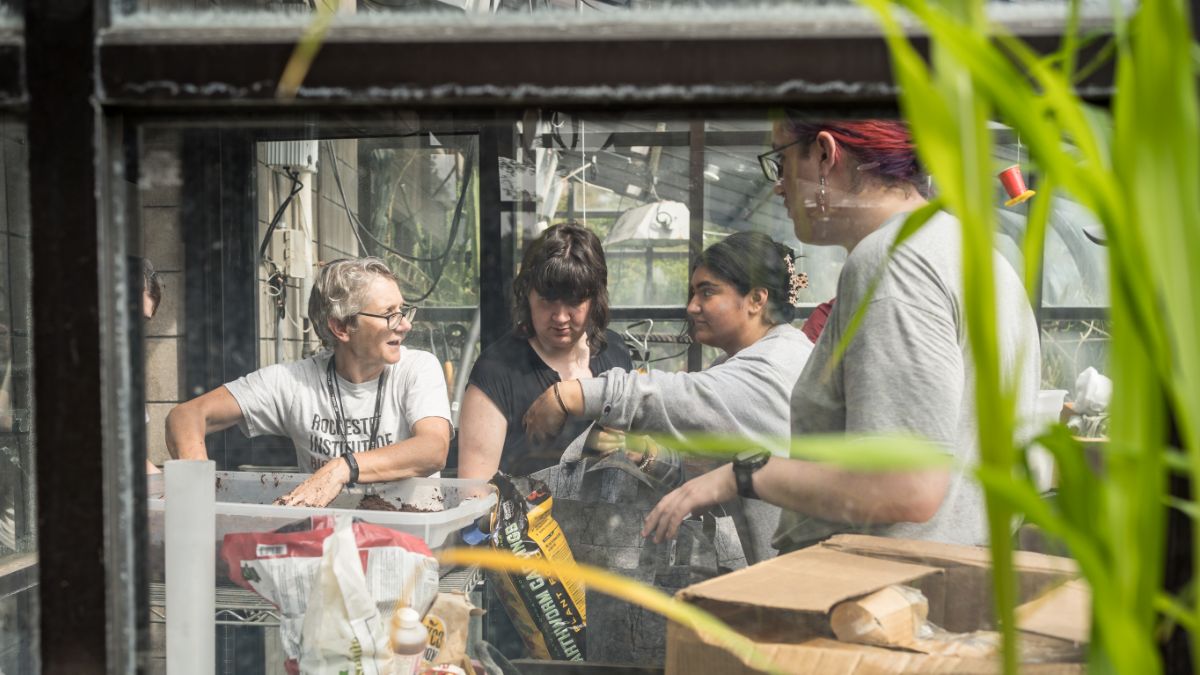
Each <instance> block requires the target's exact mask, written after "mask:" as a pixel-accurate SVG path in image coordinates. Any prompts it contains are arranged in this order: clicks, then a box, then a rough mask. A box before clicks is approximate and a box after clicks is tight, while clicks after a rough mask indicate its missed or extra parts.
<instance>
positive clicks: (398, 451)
mask: <svg viewBox="0 0 1200 675" xmlns="http://www.w3.org/2000/svg"><path fill="white" fill-rule="evenodd" d="M449 445H450V440H449V437H448V436H447V437H446V438H436V437H426V436H413V437H412V438H410V439H408V440H405V441H401V442H399V443H396V444H394V445H389V446H387V447H384V448H378V449H376V450H370V451H368V452H360V453H357V454H355V455H354V459H356V460H357V461H358V482H360V483H380V482H383V481H391V480H400V479H403V478H414V477H416V478H423V477H425V476H428V475H429V474H431V473H435V472H438V471H441V470H442V468H443V467H445V466H446V453H447V451H448V450H449ZM342 463H343V464H345V462H344V461H343V462H342ZM348 477H349V473H348V468H347V478H348Z"/></svg>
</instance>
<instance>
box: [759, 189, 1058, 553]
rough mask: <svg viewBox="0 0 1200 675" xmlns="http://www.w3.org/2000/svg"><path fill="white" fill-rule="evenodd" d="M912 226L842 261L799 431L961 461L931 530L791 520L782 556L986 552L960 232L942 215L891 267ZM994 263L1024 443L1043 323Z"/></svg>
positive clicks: (1013, 277) (786, 518)
mask: <svg viewBox="0 0 1200 675" xmlns="http://www.w3.org/2000/svg"><path fill="white" fill-rule="evenodd" d="M906 215H907V214H902V215H899V216H896V217H894V218H892V219H891V220H889V221H888V222H887V223H885V224H884V225H883V226H882V227H880V229H878V230H876V231H875V232H873V233H872V234H870V235H868V236H867V237H865V238H864V239H863V240H862V241H861V242H859V244H858V245H857V246H856V247H855V248H854V250H853V251H851V253H850V255H849V256H848V257H847V259H846V264H845V267H844V268H843V269H842V273H841V276H840V278H839V279H838V301H837V303H836V304H835V305H834V308H833V313H832V315H831V316H830V318H829V322H828V323H827V324H826V327H825V330H824V332H823V333H822V334H821V337H820V339H819V340H818V341H817V344H816V348H815V349H814V351H813V355H812V357H811V358H810V359H809V361H808V365H807V366H806V367H805V369H804V372H803V373H802V374H801V375H800V379H799V381H797V383H796V387H795V390H794V391H793V393H792V432H793V434H797V435H798V434H816V433H840V432H846V433H849V434H879V433H888V432H907V433H915V434H917V435H919V436H922V437H924V438H927V439H930V440H932V441H933V442H935V443H937V444H938V445H940V446H942V447H944V448H945V449H946V452H947V453H950V454H952V455H953V456H954V457H955V459H956V460H958V461H957V464H956V468H954V469H953V470H952V476H951V481H950V485H949V488H948V490H947V493H946V496H945V499H944V500H943V502H942V505H941V508H940V509H939V510H938V511H937V513H936V514H935V515H934V517H933V518H932V519H930V520H929V521H928V522H924V523H896V524H890V525H874V526H868V525H862V524H853V523H832V522H827V521H821V520H818V519H816V518H811V517H806V516H805V515H803V514H799V513H794V512H789V511H786V510H785V511H784V513H783V516H782V517H781V519H780V523H779V530H778V531H777V533H776V540H775V545H776V546H777V547H778V548H779V549H780V550H781V551H790V550H795V549H797V548H800V547H803V546H807V545H809V544H811V543H815V542H816V541H818V540H820V539H823V538H825V537H827V536H829V535H831V534H835V533H841V532H862V533H869V534H877V535H883V536H892V537H903V538H909V539H922V540H930V541H942V542H948V543H956V544H972V545H975V544H985V543H987V538H988V537H987V528H986V522H985V516H984V503H983V494H982V491H981V490H980V487H979V485H978V483H977V482H976V481H975V480H974V478H972V477H971V476H970V475H969V472H970V471H971V470H972V467H973V466H974V465H975V464H977V462H978V459H979V443H978V440H977V431H978V427H977V420H978V417H979V411H977V410H976V406H975V369H974V365H973V361H972V357H971V350H970V346H969V344H968V341H967V327H966V321H965V307H964V304H963V281H962V275H963V264H962V244H961V241H962V235H961V231H960V226H959V223H958V221H957V220H956V219H955V218H954V217H953V216H950V215H949V214H946V213H944V212H943V213H938V214H936V215H935V216H934V217H933V218H932V219H931V220H930V221H929V222H927V223H926V224H925V226H924V227H923V228H922V229H921V230H920V231H919V232H917V233H916V234H915V235H913V236H912V237H910V238H909V239H908V240H907V241H906V242H904V243H903V244H902V245H901V246H900V247H899V248H898V249H897V251H896V252H895V254H894V257H893V258H892V259H891V260H890V261H888V259H887V257H888V249H889V247H890V246H891V244H892V242H893V241H894V240H895V238H896V234H897V232H898V230H899V228H900V226H901V225H902V223H903V221H904V218H905V216H906ZM993 263H994V265H995V279H996V316H997V318H998V321H997V324H998V325H997V331H998V339H999V348H1000V354H1001V357H1000V358H1001V364H1000V370H1001V373H1002V374H1003V377H1005V378H1014V377H1015V378H1017V379H1016V380H1015V382H1016V383H1017V386H1016V392H1017V406H1018V408H1017V412H1018V419H1020V420H1022V422H1021V427H1022V429H1021V430H1019V432H1018V433H1019V434H1024V433H1025V432H1024V430H1023V428H1025V427H1024V425H1026V424H1027V423H1028V422H1027V421H1028V420H1032V418H1033V409H1034V403H1035V401H1036V398H1037V391H1038V387H1039V383H1040V372H1039V369H1040V352H1039V347H1038V330H1037V324H1036V321H1035V320H1034V316H1033V312H1032V310H1031V309H1030V306H1029V302H1028V300H1027V299H1026V294H1025V290H1024V287H1023V286H1022V284H1021V281H1020V279H1019V277H1018V276H1017V274H1016V272H1015V271H1014V270H1013V269H1012V267H1011V266H1010V265H1009V264H1008V262H1006V261H1005V260H1004V258H1003V257H1002V256H1001V255H1000V254H999V253H996V254H995V255H994V256H993ZM885 265H886V269H884V266H885ZM880 269H884V271H883V273H882V277H881V279H880V282H879V285H878V287H877V288H876V290H875V293H874V295H873V296H872V297H871V301H870V305H869V306H868V309H867V312H866V315H865V317H864V319H863V321H862V323H861V324H860V325H859V327H858V331H857V333H856V334H855V336H854V338H853V340H852V341H851V343H850V346H849V348H848V350H847V351H846V353H845V355H844V357H843V358H842V360H841V361H840V362H839V363H838V364H837V365H836V366H835V367H834V368H833V370H832V372H831V373H830V376H829V377H828V378H825V377H824V371H825V370H826V369H827V364H828V363H829V362H830V361H831V360H832V355H833V352H834V350H835V349H836V347H837V345H838V343H839V341H840V340H841V338H842V336H843V335H844V334H845V333H846V331H847V327H848V326H849V324H850V321H851V317H853V315H854V313H855V310H856V309H857V308H858V307H859V304H860V303H861V301H862V300H863V298H864V297H865V296H866V294H867V292H868V288H869V286H870V284H871V282H872V280H873V279H874V278H875V276H876V275H877V274H879V270H880Z"/></svg>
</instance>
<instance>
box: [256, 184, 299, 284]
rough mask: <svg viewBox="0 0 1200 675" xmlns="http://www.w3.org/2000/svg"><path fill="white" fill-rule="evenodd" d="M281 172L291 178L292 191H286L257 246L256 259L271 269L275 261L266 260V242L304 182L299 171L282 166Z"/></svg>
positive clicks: (269, 239)
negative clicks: (286, 194) (260, 242)
mask: <svg viewBox="0 0 1200 675" xmlns="http://www.w3.org/2000/svg"><path fill="white" fill-rule="evenodd" d="M283 173H284V174H285V175H287V177H288V178H291V179H292V191H291V192H289V193H288V196H287V197H286V198H285V199H284V200H283V203H282V204H280V205H279V208H278V209H275V215H274V216H273V217H272V218H271V224H270V225H268V226H267V233H266V235H264V236H263V240H262V244H261V245H259V247H258V261H259V262H260V263H262V262H267V263H270V265H271V268H272V269H274V268H275V263H274V262H273V261H270V260H267V244H269V243H271V235H272V234H275V228H276V227H278V226H279V221H280V220H282V219H283V213H284V211H287V207H288V204H291V203H292V200H293V199H295V198H296V195H298V194H300V191H301V190H303V189H304V183H303V182H301V180H300V172H299V171H288V170H287V169H286V168H284V170H283Z"/></svg>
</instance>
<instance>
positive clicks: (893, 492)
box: [754, 458, 950, 525]
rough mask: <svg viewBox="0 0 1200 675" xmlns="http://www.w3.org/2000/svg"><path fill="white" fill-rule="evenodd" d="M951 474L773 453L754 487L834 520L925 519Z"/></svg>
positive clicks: (784, 502) (774, 499)
mask: <svg viewBox="0 0 1200 675" xmlns="http://www.w3.org/2000/svg"><path fill="white" fill-rule="evenodd" d="M949 479H950V476H949V473H948V472H946V471H942V470H934V471H906V472H866V471H846V470H842V469H838V468H835V467H831V466H827V465H824V464H816V463H813V462H804V461H800V460H794V459H781V458H773V459H771V461H769V462H767V465H766V466H764V467H763V468H762V469H761V470H759V471H758V472H756V473H755V474H754V490H755V492H757V493H758V496H759V497H760V498H762V499H763V500H764V501H767V502H770V503H772V504H776V505H778V506H782V507H783V508H786V509H790V510H792V511H797V512H799V513H804V514H807V515H811V516H816V517H817V518H821V519H823V520H829V521H833V522H842V523H854V524H859V525H865V524H885V523H898V522H924V521H926V520H929V519H930V518H932V517H933V516H934V514H935V513H937V509H938V507H940V505H941V503H942V500H943V499H944V498H945V495H946V489H947V487H948V484H949Z"/></svg>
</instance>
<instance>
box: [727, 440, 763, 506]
mask: <svg viewBox="0 0 1200 675" xmlns="http://www.w3.org/2000/svg"><path fill="white" fill-rule="evenodd" d="M769 459H771V453H769V452H767V451H766V450H747V451H745V452H739V453H738V454H737V455H736V456H734V459H733V478H734V480H736V481H737V491H738V495H740V496H742V497H745V498H746V499H758V494H757V493H755V492H754V481H753V479H752V477H753V476H754V472H755V471H758V470H759V469H761V468H763V467H764V466H766V465H767V460H769Z"/></svg>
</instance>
